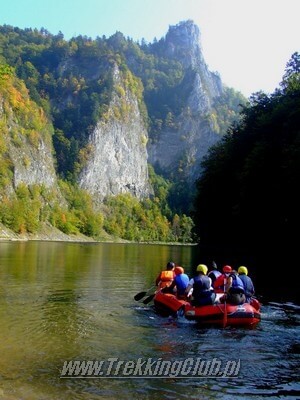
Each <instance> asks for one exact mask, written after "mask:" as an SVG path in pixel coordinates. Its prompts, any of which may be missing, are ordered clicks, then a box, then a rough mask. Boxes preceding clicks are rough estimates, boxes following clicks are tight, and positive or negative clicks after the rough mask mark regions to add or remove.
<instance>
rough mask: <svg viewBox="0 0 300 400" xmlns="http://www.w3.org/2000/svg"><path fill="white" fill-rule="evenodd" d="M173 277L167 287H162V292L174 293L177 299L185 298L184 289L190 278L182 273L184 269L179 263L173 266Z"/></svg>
mask: <svg viewBox="0 0 300 400" xmlns="http://www.w3.org/2000/svg"><path fill="white" fill-rule="evenodd" d="M174 273H175V278H174V280H173V282H172V283H171V285H170V286H169V287H166V288H165V289H162V292H164V293H176V297H177V298H178V299H181V300H183V299H185V298H186V295H185V290H186V288H187V287H188V284H189V281H190V278H189V277H188V276H187V274H185V273H184V269H183V268H182V267H180V266H179V265H176V267H175V268H174Z"/></svg>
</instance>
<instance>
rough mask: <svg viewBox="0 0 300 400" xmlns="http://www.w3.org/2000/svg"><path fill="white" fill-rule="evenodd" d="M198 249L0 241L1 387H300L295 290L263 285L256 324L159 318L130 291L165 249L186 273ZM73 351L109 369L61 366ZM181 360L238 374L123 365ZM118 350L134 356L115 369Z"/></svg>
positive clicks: (57, 392) (291, 392)
mask: <svg viewBox="0 0 300 400" xmlns="http://www.w3.org/2000/svg"><path fill="white" fill-rule="evenodd" d="M197 258H199V253H198V250H196V248H195V246H168V245H144V244H112V243H62V242H34V241H33V242H0V324H1V330H0V355H1V357H0V399H5V400H16V399H20V400H21V399H22V400H35V399H36V400H50V399H51V400H54V399H55V400H56V399H57V400H58V399H59V400H61V399H66V400H69V399H70V400H71V399H72V400H74V399H80V400H85V399H91V400H93V399H95V400H96V399H111V400H112V399H119V400H120V399H121V400H123V399H139V400H143V399H151V400H156V399H157V400H161V399H201V400H206V399H230V400H231V399H232V400H233V399H265V398H269V399H296V398H300V383H299V366H300V335H299V321H300V318H299V314H300V307H299V305H298V304H296V303H295V302H291V301H285V302H282V301H278V299H276V298H274V299H271V300H273V301H270V299H268V301H266V302H264V299H263V296H262V320H261V322H260V323H259V325H257V326H256V327H255V328H254V329H245V328H243V329H241V328H235V329H233V328H226V329H218V328H205V329H204V328H200V327H199V326H197V325H196V324H195V323H193V322H188V321H186V320H184V319H183V318H179V319H176V320H175V319H172V318H163V317H161V316H159V315H157V314H155V312H154V310H153V308H152V305H151V303H150V304H149V305H147V306H145V305H144V304H143V303H142V301H135V300H134V299H133V296H134V295H135V294H136V293H138V292H140V291H143V290H145V289H147V288H150V287H151V286H152V285H153V282H154V280H155V278H156V276H157V274H158V273H159V271H160V270H161V269H162V268H163V267H164V266H165V264H166V263H167V261H169V260H174V261H175V262H177V263H179V264H181V265H183V266H184V267H185V268H186V272H187V273H188V274H191V271H192V267H193V266H195V262H196V261H195V260H196V259H197ZM201 261H202V260H199V261H198V263H199V262H201ZM255 280H256V281H259V276H257V275H256V276H255ZM259 287H260V290H261V285H260V286H259ZM149 293H151V291H150V292H149ZM75 360H78V361H88V360H93V361H98V362H100V361H103V363H104V364H103V365H104V366H105V372H104V376H103V375H102V376H100V375H99V377H97V378H95V377H92V378H88V377H81V378H79V379H78V378H75V377H74V376H73V377H70V376H63V377H62V376H61V373H62V371H63V368H64V365H67V364H66V363H69V362H70V361H72V362H73V361H75ZM138 360H140V361H138ZM149 360H150V361H149ZM185 360H188V361H189V362H190V363H192V362H196V361H197V360H198V361H199V360H201V361H203V362H204V363H205V365H209V364H208V363H209V362H210V363H211V362H213V361H214V362H217V363H221V365H222V367H221V368H223V367H226V366H228V365H229V364H228V363H235V364H234V365H235V366H236V371H235V372H236V374H235V375H234V376H225V377H224V376H223V377H212V376H207V375H206V376H199V374H198V375H197V376H193V377H176V376H174V374H173V375H172V376H160V377H154V378H153V377H151V376H147V377H146V376H144V377H143V376H137V377H133V376H132V374H131V373H130V371H132V365H133V366H134V370H135V369H136V372H137V374H139V373H140V372H139V371H141V369H142V367H141V365H145V364H141V363H147V362H148V363H149V362H152V363H153V365H156V366H158V363H161V362H163V361H170V362H171V364H170V365H173V366H175V365H179V363H180V362H184V361H185ZM117 362H123V364H122V365H124V363H125V364H126V363H127V364H126V365H129V364H128V362H132V364H130V365H131V369H130V368H127V370H124V368H123V367H122V368H121V367H119V371H117ZM139 362H140V366H139V364H138V363H139ZM155 363H156V364H155ZM176 363H177V364H176ZM120 365H121V364H120ZM109 368H110V371H108V370H109ZM149 368H150V369H149ZM149 368H148V372H149V371H150V373H151V371H152V372H153V367H149ZM120 371H121V374H120ZM174 371H175V369H174V368H173V372H174ZM108 372H109V373H108ZM175 372H176V371H175ZM126 373H127V375H128V376H127V377H124V375H125V374H126ZM148 375H149V374H148ZM175 375H176V374H175Z"/></svg>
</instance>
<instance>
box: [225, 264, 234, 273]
mask: <svg viewBox="0 0 300 400" xmlns="http://www.w3.org/2000/svg"><path fill="white" fill-rule="evenodd" d="M231 271H232V268H231V266H230V265H224V267H223V272H224V274H228V273H229V272H231Z"/></svg>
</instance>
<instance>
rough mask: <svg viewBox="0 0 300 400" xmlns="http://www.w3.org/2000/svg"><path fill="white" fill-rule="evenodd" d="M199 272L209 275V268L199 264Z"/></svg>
mask: <svg viewBox="0 0 300 400" xmlns="http://www.w3.org/2000/svg"><path fill="white" fill-rule="evenodd" d="M197 272H202V274H204V275H206V274H207V266H206V265H204V264H199V265H198V267H197Z"/></svg>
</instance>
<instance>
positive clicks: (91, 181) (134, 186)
mask: <svg viewBox="0 0 300 400" xmlns="http://www.w3.org/2000/svg"><path fill="white" fill-rule="evenodd" d="M127 74H129V76H130V77H131V79H133V77H132V76H131V74H130V72H127ZM127 77H128V76H127ZM112 79H113V91H112V96H111V101H110V103H109V106H108V110H107V112H106V113H105V114H104V115H103V116H102V118H101V120H100V121H99V122H98V123H97V125H96V127H95V129H94V131H93V133H92V134H91V135H90V138H89V141H88V145H87V147H88V148H89V149H90V154H89V158H88V161H87V162H86V164H85V166H84V168H83V169H82V171H81V173H80V176H79V185H80V187H82V188H84V189H86V190H87V191H88V192H90V193H91V194H92V195H93V197H94V199H95V201H96V202H100V201H101V200H103V198H104V197H106V196H109V195H117V194H119V193H131V194H132V195H134V196H136V197H137V198H143V197H146V196H149V193H150V192H151V188H150V185H149V181H148V168H147V159H148V154H147V149H146V144H147V140H148V133H147V130H146V128H145V125H144V122H143V119H142V117H141V114H140V110H139V105H138V99H137V97H136V96H135V94H134V93H133V92H132V90H131V89H130V86H129V85H128V84H127V83H126V79H125V77H124V76H123V72H121V71H120V70H119V68H118V67H117V65H116V64H115V65H114V67H113V70H112Z"/></svg>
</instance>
